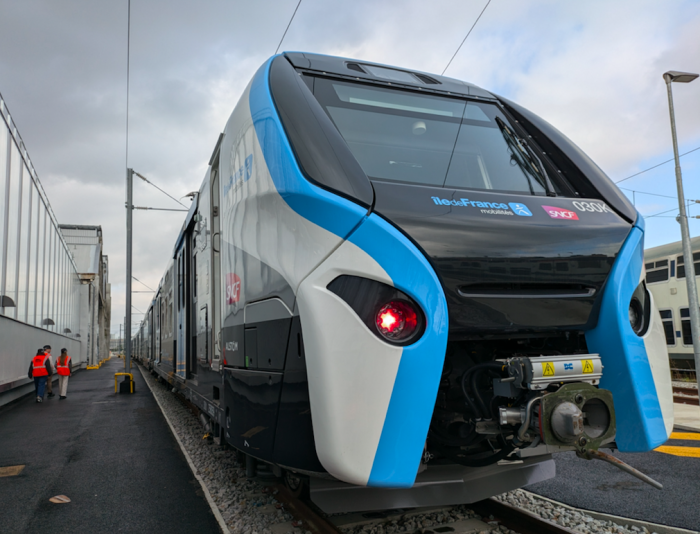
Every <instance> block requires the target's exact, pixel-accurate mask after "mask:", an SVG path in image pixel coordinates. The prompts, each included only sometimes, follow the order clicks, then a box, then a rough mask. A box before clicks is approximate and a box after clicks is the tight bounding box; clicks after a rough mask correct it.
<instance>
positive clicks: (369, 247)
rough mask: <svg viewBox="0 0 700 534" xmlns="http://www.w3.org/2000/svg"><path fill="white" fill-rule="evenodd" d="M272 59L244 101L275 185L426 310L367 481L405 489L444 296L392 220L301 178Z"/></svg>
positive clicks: (432, 392) (423, 427) (441, 349)
mask: <svg viewBox="0 0 700 534" xmlns="http://www.w3.org/2000/svg"><path fill="white" fill-rule="evenodd" d="M273 59H274V58H271V59H270V60H269V61H268V62H266V63H265V64H264V65H263V66H262V67H261V68H260V70H258V72H257V73H256V74H255V77H254V78H253V81H252V84H251V89H250V101H249V105H250V111H251V115H252V118H253V123H254V127H255V131H256V134H257V137H258V141H259V143H260V146H261V147H262V150H263V154H264V156H265V163H266V164H267V166H268V169H269V171H270V174H271V176H272V180H273V182H274V184H275V187H276V188H277V191H278V192H279V193H280V195H281V196H282V198H283V199H284V200H285V202H286V203H287V204H288V205H289V207H290V208H291V209H293V210H294V211H295V212H296V213H298V214H299V215H300V216H302V217H304V218H305V219H307V220H309V221H311V222H313V223H315V224H317V225H318V226H320V227H322V228H324V229H326V230H327V231H329V232H331V233H333V234H335V235H337V236H339V237H341V238H344V239H349V240H350V241H351V242H352V243H353V244H355V245H356V246H358V247H359V248H361V249H362V250H364V251H365V252H366V253H367V254H369V255H370V256H371V257H372V258H373V259H374V260H375V261H376V262H377V263H378V264H379V265H380V266H381V267H382V268H383V269H384V270H385V271H386V273H387V274H388V275H389V276H390V278H391V279H392V281H393V283H394V286H395V287H396V288H398V289H400V290H402V291H404V292H405V293H407V294H409V295H411V296H412V297H413V298H414V299H415V300H416V302H418V304H419V305H420V306H421V307H422V309H423V310H424V312H425V315H426V321H427V325H426V331H425V333H424V335H423V336H422V337H421V339H420V340H419V341H417V342H416V343H414V344H413V345H410V346H407V347H404V348H403V352H402V356H401V362H400V365H399V369H398V373H397V376H396V380H395V383H394V388H393V391H392V395H391V400H390V403H389V409H388V411H387V414H386V419H385V422H384V426H383V429H382V434H381V438H380V442H379V446H378V449H377V452H376V455H375V458H374V462H373V465H372V471H371V474H370V477H369V481H368V485H370V486H387V487H410V486H412V485H413V483H414V482H415V478H416V474H417V471H418V467H419V464H420V459H421V456H422V451H423V447H424V445H425V439H426V436H427V433H428V427H429V425H430V420H431V417H432V413H433V408H434V405H435V398H436V396H437V390H438V386H439V381H440V375H441V372H442V367H443V363H444V358H445V351H446V348H447V333H448V322H449V321H448V315H447V302H446V299H445V295H444V292H443V289H442V286H441V284H440V282H439V280H438V277H437V275H436V274H435V272H434V270H433V269H432V267H431V266H430V264H429V263H428V261H427V260H426V258H425V257H424V256H423V254H422V253H421V252H420V251H419V250H418V249H417V248H416V247H415V245H413V243H412V242H411V241H410V240H409V239H407V238H406V237H405V236H404V235H403V234H402V233H401V232H399V231H398V230H397V229H396V228H395V227H394V226H392V225H391V224H389V223H388V222H387V221H385V220H384V219H382V218H381V217H379V216H378V215H376V214H372V215H369V216H368V215H367V211H366V209H364V208H362V207H361V206H359V205H357V204H355V203H353V202H351V201H349V200H347V199H344V198H342V197H340V196H338V195H335V194H333V193H330V192H328V191H326V190H324V189H321V188H320V187H318V186H316V185H314V184H312V183H310V182H309V181H307V180H306V179H305V178H304V176H303V174H302V172H301V170H300V168H299V165H298V164H297V161H296V159H295V156H294V152H293V150H292V148H291V146H290V144H289V141H288V139H287V137H286V135H285V132H284V128H283V126H282V124H281V121H280V119H279V115H278V113H277V110H276V108H275V105H274V102H273V99H272V94H271V91H270V84H269V69H270V65H271V62H272V60H273Z"/></svg>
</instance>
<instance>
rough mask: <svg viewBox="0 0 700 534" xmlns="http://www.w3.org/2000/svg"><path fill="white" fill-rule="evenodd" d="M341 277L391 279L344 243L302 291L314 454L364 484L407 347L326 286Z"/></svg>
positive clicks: (341, 476)
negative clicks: (384, 337)
mask: <svg viewBox="0 0 700 534" xmlns="http://www.w3.org/2000/svg"><path fill="white" fill-rule="evenodd" d="M341 274H350V275H357V276H363V277H365V278H373V279H375V280H378V281H380V282H384V283H386V284H389V285H391V284H392V282H391V279H390V278H389V277H388V275H387V274H386V272H385V271H384V270H383V269H382V268H381V267H380V266H379V265H378V264H377V263H376V262H375V261H374V260H373V259H372V258H371V257H370V256H369V255H368V254H367V253H365V252H364V251H363V250H361V249H360V248H358V247H357V246H356V245H354V244H352V243H350V242H347V241H346V242H345V243H343V244H342V246H340V247H339V248H338V250H336V251H335V253H333V254H332V255H331V256H330V257H329V258H328V259H327V260H326V261H325V262H324V263H323V264H322V265H320V266H319V267H318V268H317V269H316V270H315V271H314V272H313V273H311V275H309V277H308V278H307V279H306V280H304V281H303V283H302V284H301V286H300V288H299V292H298V294H297V298H298V302H299V311H300V316H301V324H302V328H303V331H304V346H305V349H306V360H307V373H308V379H309V396H310V399H311V413H312V418H313V428H314V439H315V440H316V452H317V453H318V457H319V460H320V461H321V463H322V464H323V466H324V467H325V468H326V469H327V470H328V472H329V473H330V474H331V475H333V476H335V477H336V478H339V479H340V480H344V481H346V482H350V483H352V484H358V485H366V484H367V481H368V479H369V475H370V472H371V470H372V465H373V461H374V457H375V454H376V451H377V447H378V444H379V438H380V437H381V433H382V428H383V426H384V420H385V417H386V413H387V409H388V407H389V401H390V399H391V394H392V390H393V387H394V381H395V379H396V374H397V372H398V369H399V363H400V361H401V353H402V351H403V349H402V348H401V347H395V346H391V345H389V344H388V343H385V342H383V341H381V340H380V339H379V338H378V337H377V336H375V335H374V334H373V333H372V332H370V330H369V329H368V328H367V326H366V325H365V324H364V323H363V322H362V321H361V320H360V318H359V317H358V316H357V314H356V313H355V312H354V311H353V310H352V308H350V306H348V305H347V304H346V303H345V302H344V301H343V300H342V299H341V298H340V297H338V296H337V295H335V294H334V293H332V292H330V291H329V290H328V289H326V286H327V285H328V284H329V283H330V282H331V281H333V280H334V279H335V278H336V277H337V276H339V275H341Z"/></svg>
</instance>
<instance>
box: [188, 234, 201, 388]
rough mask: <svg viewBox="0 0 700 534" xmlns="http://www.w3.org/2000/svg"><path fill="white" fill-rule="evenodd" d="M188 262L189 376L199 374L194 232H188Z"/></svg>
mask: <svg viewBox="0 0 700 534" xmlns="http://www.w3.org/2000/svg"><path fill="white" fill-rule="evenodd" d="M186 241H187V263H188V268H187V272H188V276H187V286H186V288H185V289H186V305H187V334H188V339H189V343H188V345H189V346H188V348H187V376H188V378H189V377H190V376H192V375H195V376H196V374H197V313H196V310H197V300H198V296H197V293H198V291H199V289H198V288H197V253H196V240H195V238H194V235H193V232H188V235H187V239H186Z"/></svg>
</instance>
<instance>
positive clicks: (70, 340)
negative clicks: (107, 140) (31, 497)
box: [0, 95, 84, 405]
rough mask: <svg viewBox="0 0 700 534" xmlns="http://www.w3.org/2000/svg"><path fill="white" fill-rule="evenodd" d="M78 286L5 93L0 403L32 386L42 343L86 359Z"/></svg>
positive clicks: (0, 144)
mask: <svg viewBox="0 0 700 534" xmlns="http://www.w3.org/2000/svg"><path fill="white" fill-rule="evenodd" d="M80 287H81V286H80V280H79V277H78V271H77V267H76V264H75V262H74V259H73V256H72V254H71V252H70V251H69V250H68V246H67V244H66V241H65V240H64V239H63V236H62V234H61V232H60V230H59V225H58V221H57V220H56V217H55V215H54V213H53V211H52V210H51V205H50V203H49V199H48V197H47V195H46V193H45V191H44V189H43V188H42V186H41V182H40V181H39V178H38V176H37V174H36V171H35V170H34V167H33V165H32V162H31V160H30V159H29V154H28V153H27V150H26V148H25V146H24V143H23V141H22V138H21V136H20V135H19V132H18V130H17V127H16V125H15V124H14V122H13V120H12V117H11V115H10V113H9V111H8V109H7V106H6V104H5V101H4V100H3V98H2V95H0V405H1V404H3V403H5V402H8V400H7V399H12V398H14V397H16V396H18V395H21V394H23V393H24V392H26V391H31V390H32V389H33V386H31V385H30V382H29V380H28V379H27V367H28V366H29V360H30V359H31V357H32V356H33V355H35V354H36V349H38V348H39V347H41V346H43V345H45V344H49V345H51V346H52V347H53V348H54V353H56V352H59V353H60V349H61V348H67V349H68V351H69V354H71V356H73V358H74V363H76V364H78V363H81V362H82V361H84V360H83V357H82V350H81V349H82V343H81V342H82V336H80V327H81V324H80ZM3 304H4V306H3ZM56 349H58V351H57V350H56Z"/></svg>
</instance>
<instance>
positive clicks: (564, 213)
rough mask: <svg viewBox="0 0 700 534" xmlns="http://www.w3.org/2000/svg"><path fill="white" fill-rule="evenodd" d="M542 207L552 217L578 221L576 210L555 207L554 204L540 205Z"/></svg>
mask: <svg viewBox="0 0 700 534" xmlns="http://www.w3.org/2000/svg"><path fill="white" fill-rule="evenodd" d="M542 209H543V210H544V211H546V212H547V215H549V216H550V217H551V218H552V219H567V220H569V221H578V215H576V212H574V211H569V210H566V209H564V208H557V207H556V206H542Z"/></svg>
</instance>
